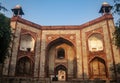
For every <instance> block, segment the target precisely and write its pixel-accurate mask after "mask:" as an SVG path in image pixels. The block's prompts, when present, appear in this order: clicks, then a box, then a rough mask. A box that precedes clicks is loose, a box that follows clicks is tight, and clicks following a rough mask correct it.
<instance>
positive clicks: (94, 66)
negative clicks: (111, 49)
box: [89, 57, 107, 79]
mask: <svg viewBox="0 0 120 83" xmlns="http://www.w3.org/2000/svg"><path fill="white" fill-rule="evenodd" d="M89 69H90V78H91V79H95V78H99V79H106V78H107V68H106V64H105V61H104V59H102V58H100V57H95V58H93V59H92V60H91V62H90V63H89Z"/></svg>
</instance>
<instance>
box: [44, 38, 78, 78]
mask: <svg viewBox="0 0 120 83" xmlns="http://www.w3.org/2000/svg"><path fill="white" fill-rule="evenodd" d="M59 52H62V53H59ZM61 54H62V55H61ZM57 55H60V58H58V57H57ZM61 57H62V58H61ZM63 57H64V58H63ZM61 64H64V65H67V68H66V69H67V71H68V70H69V72H64V71H63V70H62V71H63V72H64V73H65V75H67V74H69V75H70V76H72V77H73V78H74V77H75V76H76V72H77V64H76V52H75V47H74V45H73V44H72V43H71V42H70V41H69V40H67V39H64V38H61V37H60V38H58V39H56V40H54V41H52V42H50V43H49V44H48V46H47V48H46V68H45V69H46V70H45V72H46V76H47V77H50V76H51V75H55V67H56V66H57V65H61ZM59 72H60V71H59ZM66 79H67V78H66Z"/></svg>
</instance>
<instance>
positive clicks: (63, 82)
mask: <svg viewBox="0 0 120 83" xmlns="http://www.w3.org/2000/svg"><path fill="white" fill-rule="evenodd" d="M51 83H71V82H66V81H52V82H51Z"/></svg>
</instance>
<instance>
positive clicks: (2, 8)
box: [0, 3, 8, 11]
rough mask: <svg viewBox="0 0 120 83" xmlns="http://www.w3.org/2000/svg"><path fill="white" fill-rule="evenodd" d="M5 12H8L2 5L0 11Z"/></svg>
mask: <svg viewBox="0 0 120 83" xmlns="http://www.w3.org/2000/svg"><path fill="white" fill-rule="evenodd" d="M1 10H3V11H8V10H7V9H6V8H5V7H4V6H2V5H1V3H0V11H1Z"/></svg>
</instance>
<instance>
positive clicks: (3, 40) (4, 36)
mask: <svg viewBox="0 0 120 83" xmlns="http://www.w3.org/2000/svg"><path fill="white" fill-rule="evenodd" d="M10 41H11V28H10V18H8V17H6V16H5V15H4V14H2V13H0V63H3V62H4V60H5V58H6V56H7V53H8V47H9V44H10Z"/></svg>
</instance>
